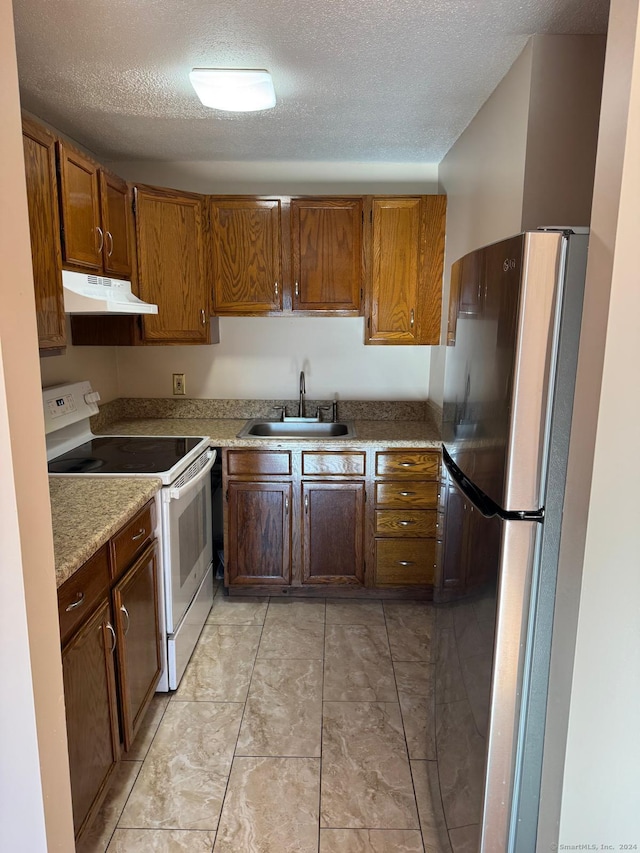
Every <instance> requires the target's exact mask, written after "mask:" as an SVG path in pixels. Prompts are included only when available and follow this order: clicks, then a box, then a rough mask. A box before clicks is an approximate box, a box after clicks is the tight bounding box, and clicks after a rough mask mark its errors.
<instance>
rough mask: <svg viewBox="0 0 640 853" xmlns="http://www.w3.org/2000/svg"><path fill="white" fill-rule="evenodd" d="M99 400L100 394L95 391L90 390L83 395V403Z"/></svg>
mask: <svg viewBox="0 0 640 853" xmlns="http://www.w3.org/2000/svg"><path fill="white" fill-rule="evenodd" d="M99 400H100V394H99V393H98V392H97V391H92V392H91V393H90V394H85V395H84V401H85V403H88V404H91V403H97V402H98V401H99Z"/></svg>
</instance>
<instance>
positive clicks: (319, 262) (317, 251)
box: [291, 198, 363, 315]
mask: <svg viewBox="0 0 640 853" xmlns="http://www.w3.org/2000/svg"><path fill="white" fill-rule="evenodd" d="M291 256H292V279H293V286H292V290H293V292H292V308H293V310H294V311H331V312H336V313H344V314H356V315H357V314H359V313H360V307H361V291H362V282H363V272H362V270H363V261H362V199H361V198H298V199H293V200H292V201H291Z"/></svg>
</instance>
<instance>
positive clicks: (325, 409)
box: [316, 406, 331, 420]
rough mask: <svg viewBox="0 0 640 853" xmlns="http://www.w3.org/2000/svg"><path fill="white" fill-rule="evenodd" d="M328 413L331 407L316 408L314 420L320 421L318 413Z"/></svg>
mask: <svg viewBox="0 0 640 853" xmlns="http://www.w3.org/2000/svg"><path fill="white" fill-rule="evenodd" d="M330 411H331V406H318V407H317V408H316V418H317V419H318V420H320V419H321V416H320V412H330Z"/></svg>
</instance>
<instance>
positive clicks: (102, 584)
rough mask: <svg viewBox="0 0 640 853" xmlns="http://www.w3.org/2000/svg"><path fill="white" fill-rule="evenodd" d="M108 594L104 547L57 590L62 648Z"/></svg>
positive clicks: (107, 560)
mask: <svg viewBox="0 0 640 853" xmlns="http://www.w3.org/2000/svg"><path fill="white" fill-rule="evenodd" d="M108 594H109V559H108V555H107V546H106V545H104V546H103V547H102V548H101V549H100V550H99V551H98V552H97V553H95V554H94V555H93V557H91V558H90V559H89V560H87V562H86V563H85V564H84V565H83V566H81V567H80V568H79V569H78V571H77V572H75V573H74V574H73V575H71V577H70V578H69V579H68V580H66V581H65V582H64V583H63V584H62V586H61V587H60V589H59V590H58V618H59V621H60V638H61V640H62V644H63V645H64V644H65V643H66V641H67V640H68V639H69V637H70V636H71V635H72V634H73V632H74V630H75V629H76V628H77V627H78V626H79V625H80V623H81V622H84V621H85V620H86V619H87V617H88V616H89V615H90V614H91V611H92V610H93V609H94V607H95V606H96V605H97V604H98V602H100V601H101V600H102V599H103V598H104V597H105V596H107V595H108Z"/></svg>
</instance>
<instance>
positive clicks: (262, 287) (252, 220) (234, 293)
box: [209, 196, 282, 314]
mask: <svg viewBox="0 0 640 853" xmlns="http://www.w3.org/2000/svg"><path fill="white" fill-rule="evenodd" d="M209 220H210V227H211V261H212V269H213V311H214V314H260V313H267V312H270V311H281V310H282V278H281V272H280V270H281V260H280V256H281V239H280V201H279V200H278V199H252V198H248V199H228V198H216V197H215V196H214V197H211V198H210V199H209Z"/></svg>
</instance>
